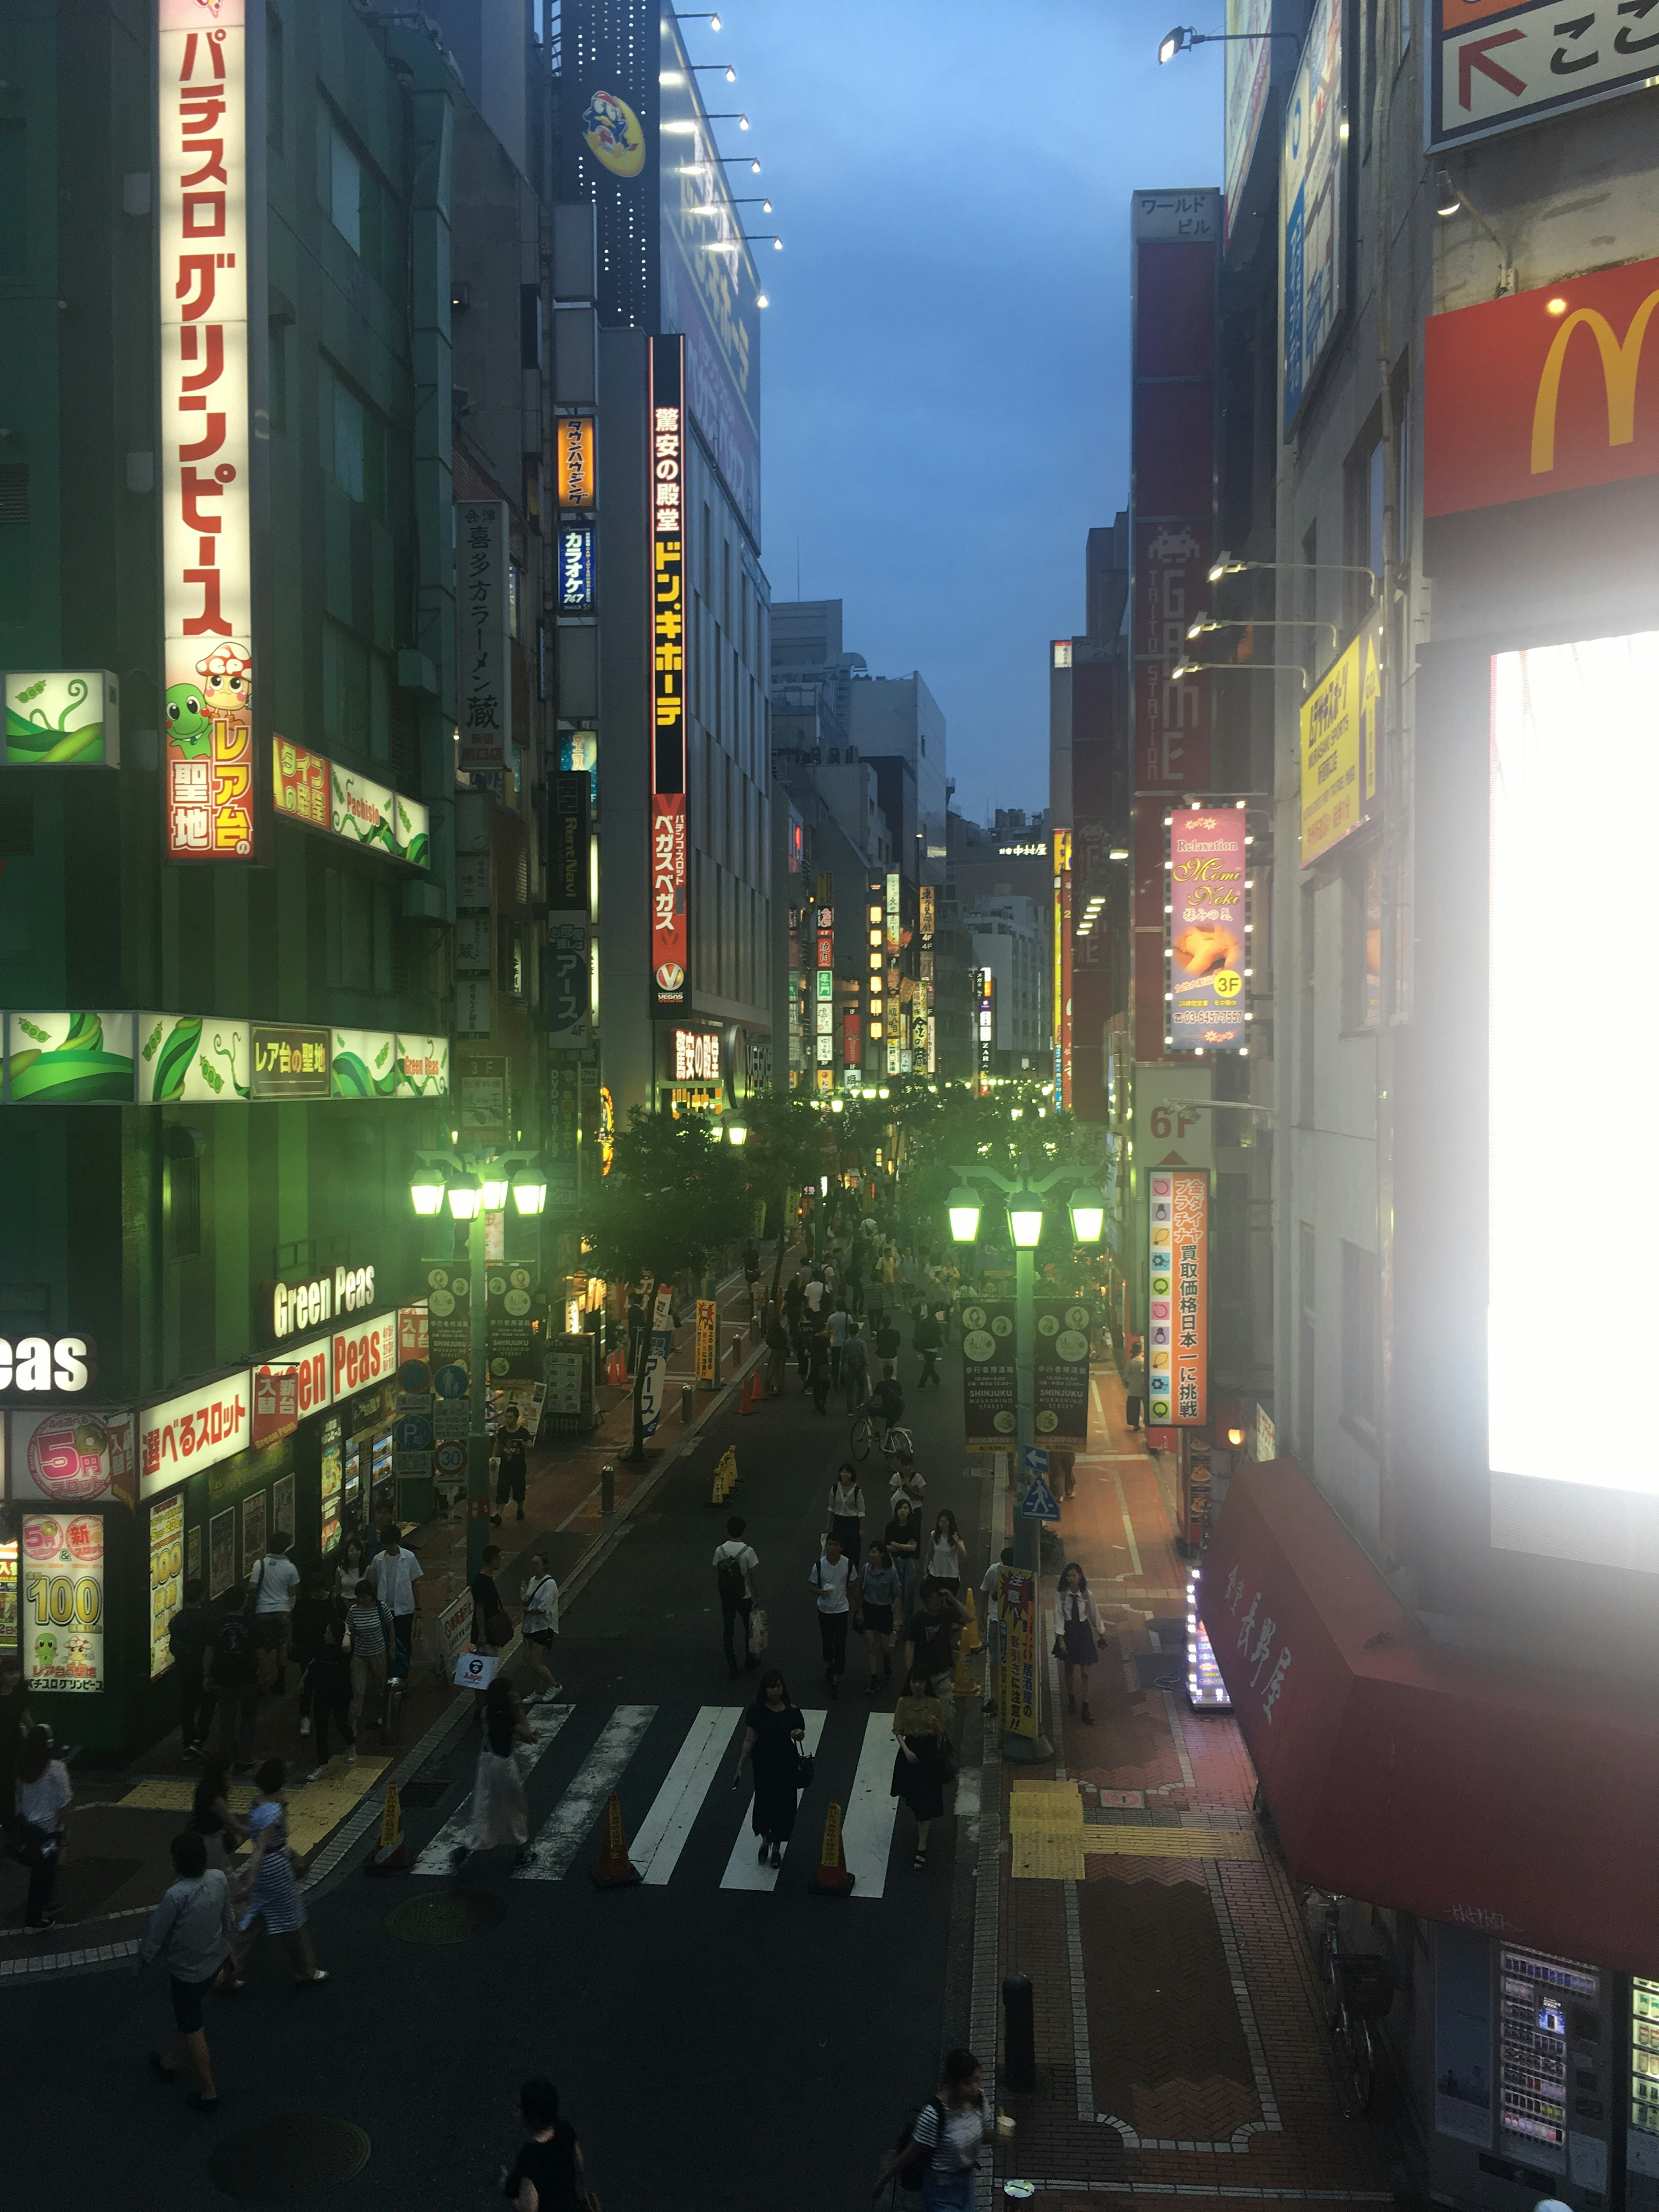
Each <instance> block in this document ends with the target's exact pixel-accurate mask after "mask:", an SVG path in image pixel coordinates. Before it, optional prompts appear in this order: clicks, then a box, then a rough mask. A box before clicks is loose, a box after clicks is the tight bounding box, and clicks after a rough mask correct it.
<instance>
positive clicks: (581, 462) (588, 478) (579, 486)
mask: <svg viewBox="0 0 1659 2212" xmlns="http://www.w3.org/2000/svg"><path fill="white" fill-rule="evenodd" d="M553 471H554V482H555V484H556V488H557V494H558V502H559V505H560V506H561V507H592V505H593V502H594V489H593V483H594V478H593V417H592V416H591V415H560V416H556V417H555V419H554V423H553Z"/></svg>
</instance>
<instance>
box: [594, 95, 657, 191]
mask: <svg viewBox="0 0 1659 2212" xmlns="http://www.w3.org/2000/svg"><path fill="white" fill-rule="evenodd" d="M582 137H583V139H584V141H585V142H586V146H587V149H588V151H589V153H591V154H592V155H593V158H594V159H595V161H601V162H603V163H604V165H605V167H606V168H607V169H609V170H610V171H611V174H612V175H613V176H617V177H637V176H638V174H639V173H640V171H641V169H642V168H643V167H645V132H644V131H642V130H641V127H640V118H639V117H638V116H637V115H635V112H634V111H633V109H632V108H631V107H630V106H629V104H628V102H627V101H626V100H622V99H619V98H618V97H617V94H615V93H614V92H596V93H595V94H593V96H592V99H591V100H589V101H588V103H587V107H586V112H585V113H584V114H583V116H582Z"/></svg>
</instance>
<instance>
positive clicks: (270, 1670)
mask: <svg viewBox="0 0 1659 2212" xmlns="http://www.w3.org/2000/svg"><path fill="white" fill-rule="evenodd" d="M291 1541H292V1539H291V1538H289V1537H288V1536H286V1535H284V1534H283V1533H282V1532H281V1531H280V1530H279V1531H278V1532H277V1533H276V1534H275V1535H274V1536H272V1538H271V1540H270V1544H269V1545H268V1546H267V1547H266V1550H265V1555H264V1559H261V1560H260V1562H259V1564H258V1566H257V1567H256V1568H255V1569H254V1571H253V1641H254V1644H255V1645H256V1647H257V1649H258V1654H259V1680H261V1681H262V1682H263V1683H264V1684H265V1685H266V1686H267V1687H268V1688H270V1689H274V1690H275V1691H276V1694H277V1696H278V1697H279V1698H280V1697H281V1696H282V1694H283V1686H284V1685H285V1683H286V1682H287V1680H288V1668H287V1666H286V1664H285V1663H284V1662H286V1660H287V1658H288V1647H289V1639H290V1637H291V1635H292V1633H293V1626H294V1600H295V1596H296V1595H297V1594H298V1591H299V1588H300V1570H299V1569H298V1567H296V1566H295V1564H294V1562H293V1560H292V1559H289V1555H288V1547H289V1543H290V1542H291Z"/></svg>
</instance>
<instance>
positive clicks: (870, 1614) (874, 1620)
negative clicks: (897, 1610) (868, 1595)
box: [864, 1599, 893, 1636]
mask: <svg viewBox="0 0 1659 2212" xmlns="http://www.w3.org/2000/svg"><path fill="white" fill-rule="evenodd" d="M864 1629H865V1633H866V1635H867V1636H890V1635H891V1634H892V1632H893V1608H892V1607H891V1606H890V1605H872V1604H871V1603H870V1602H869V1601H868V1600H867V1599H866V1601H865V1607H864Z"/></svg>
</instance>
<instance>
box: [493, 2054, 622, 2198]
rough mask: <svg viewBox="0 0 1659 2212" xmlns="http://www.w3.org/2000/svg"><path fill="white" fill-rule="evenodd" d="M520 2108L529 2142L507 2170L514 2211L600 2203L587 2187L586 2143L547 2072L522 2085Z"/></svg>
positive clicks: (504, 2179)
mask: <svg viewBox="0 0 1659 2212" xmlns="http://www.w3.org/2000/svg"><path fill="white" fill-rule="evenodd" d="M519 2112H520V2118H522V2119H523V2121H524V2124H525V2128H526V2132H527V2135H528V2137H529V2140H528V2141H527V2142H525V2143H523V2144H521V2145H520V2150H519V2156H518V2162H517V2164H516V2165H515V2166H513V2169H512V2171H511V2172H508V2170H507V2167H506V2166H503V2167H502V2168H501V2194H502V2196H503V2197H506V2199H507V2203H509V2204H511V2205H512V2206H513V2208H514V2212H580V2208H581V2207H583V2206H592V2205H597V2203H598V2202H599V2200H598V2198H597V2197H591V2196H590V2195H589V2194H588V2192H587V2191H586V2189H585V2188H584V2186H583V2185H582V2174H583V2171H584V2168H583V2166H582V2147H581V2145H580V2143H579V2142H577V2140H576V2130H574V2128H573V2127H572V2126H571V2124H570V2123H569V2121H568V2120H567V2119H562V2118H560V2115H559V2093H558V2091H557V2090H556V2088H555V2087H553V2084H552V2083H551V2082H550V2081H548V2080H547V2079H546V2078H545V2077H544V2076H543V2075H538V2076H537V2077H536V2079H535V2080H534V2081H526V2082H523V2083H521V2084H520V2089H519Z"/></svg>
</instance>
